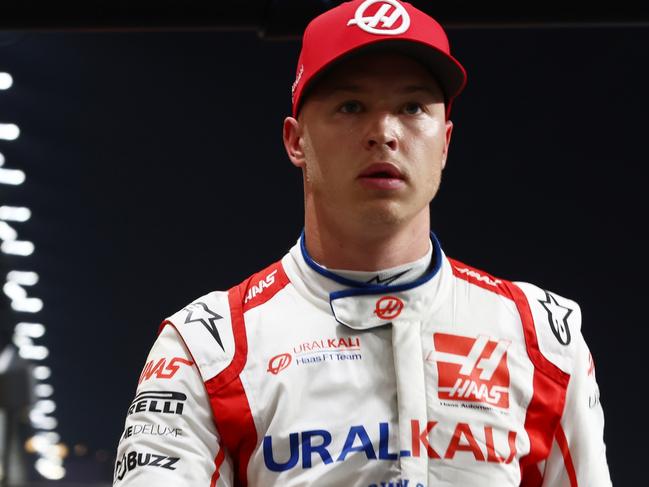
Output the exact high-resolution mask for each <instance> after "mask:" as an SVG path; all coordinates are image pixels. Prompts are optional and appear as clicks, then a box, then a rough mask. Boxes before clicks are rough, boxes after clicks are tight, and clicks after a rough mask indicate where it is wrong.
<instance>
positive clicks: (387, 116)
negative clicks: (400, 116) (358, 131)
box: [363, 113, 399, 151]
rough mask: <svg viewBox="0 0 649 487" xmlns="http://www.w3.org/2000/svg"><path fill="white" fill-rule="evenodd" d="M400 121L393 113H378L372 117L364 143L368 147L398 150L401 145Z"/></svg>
mask: <svg viewBox="0 0 649 487" xmlns="http://www.w3.org/2000/svg"><path fill="white" fill-rule="evenodd" d="M398 140H399V123H398V120H397V119H396V117H395V116H393V114H391V113H378V114H376V115H375V116H372V117H370V120H369V121H368V126H367V129H366V132H365V137H364V141H363V145H364V146H365V148H366V149H377V148H381V149H389V150H393V151H394V150H397V148H398V147H399V143H398Z"/></svg>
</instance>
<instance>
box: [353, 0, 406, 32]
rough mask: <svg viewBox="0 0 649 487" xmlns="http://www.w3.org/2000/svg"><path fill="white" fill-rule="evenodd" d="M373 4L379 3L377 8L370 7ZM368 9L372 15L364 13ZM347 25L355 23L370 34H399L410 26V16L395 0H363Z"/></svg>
mask: <svg viewBox="0 0 649 487" xmlns="http://www.w3.org/2000/svg"><path fill="white" fill-rule="evenodd" d="M375 4H379V6H378V8H373V9H370V7H372V6H374V5H375ZM368 10H370V11H373V15H366V14H367V13H368ZM347 25H348V26H350V25H357V26H358V27H359V28H361V29H363V30H364V31H365V32H369V33H370V34H381V35H399V34H403V33H404V32H405V31H407V30H408V27H410V16H409V15H408V12H407V11H406V9H405V7H404V6H403V5H401V3H399V2H398V1H397V0H365V1H364V2H363V3H361V4H360V5H359V6H358V8H357V9H356V12H355V13H354V18H353V19H351V20H350V21H349V22H347Z"/></svg>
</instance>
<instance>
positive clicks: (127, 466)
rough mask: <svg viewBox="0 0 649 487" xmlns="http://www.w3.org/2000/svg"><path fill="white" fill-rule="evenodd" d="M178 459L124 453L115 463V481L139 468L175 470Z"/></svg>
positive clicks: (151, 454)
mask: <svg viewBox="0 0 649 487" xmlns="http://www.w3.org/2000/svg"><path fill="white" fill-rule="evenodd" d="M179 460H180V458H178V457H168V456H166V455H157V454H155V453H139V452H137V451H129V452H125V453H124V455H122V458H121V459H120V460H118V461H117V462H115V475H114V479H115V481H116V482H117V481H120V480H122V479H123V478H124V476H125V475H126V474H127V473H129V472H132V471H133V470H135V469H136V468H140V467H159V468H165V469H167V470H176V467H175V464H176V463H178V461H179Z"/></svg>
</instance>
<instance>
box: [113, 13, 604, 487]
mask: <svg viewBox="0 0 649 487" xmlns="http://www.w3.org/2000/svg"><path fill="white" fill-rule="evenodd" d="M465 79H466V75H465V71H464V69H463V68H462V66H461V65H460V64H459V63H458V62H457V61H456V60H455V59H454V58H453V57H451V55H450V52H449V47H448V41H447V38H446V35H445V33H444V31H443V30H442V28H441V27H440V26H439V24H437V23H436V22H435V21H434V20H433V19H431V18H430V17H428V16H427V15H425V14H423V13H422V12H420V11H418V10H417V9H415V8H413V7H412V6H411V5H409V4H407V3H405V2H403V3H402V2H399V1H397V0H365V1H360V0H357V1H353V2H348V3H345V4H342V5H340V6H339V7H336V8H334V9H331V10H330V11H328V12H326V13H325V14H323V15H321V16H320V17H318V18H316V19H315V20H313V21H312V22H311V23H310V24H309V26H308V27H307V29H306V31H305V34H304V38H303V45H302V52H301V54H300V59H299V61H298V67H297V76H296V80H295V83H294V85H293V116H292V117H287V118H286V120H285V122H284V132H283V135H284V144H285V147H286V151H287V154H288V157H289V159H290V160H291V162H292V163H293V164H294V165H295V166H297V167H299V168H301V169H302V172H303V176H304V196H305V227H304V232H303V233H302V236H301V237H300V239H299V241H298V243H297V244H296V245H295V247H293V248H292V249H291V250H290V251H289V253H288V254H287V255H285V256H284V257H283V258H282V259H281V260H280V261H278V262H276V263H274V264H272V265H271V266H269V267H268V268H267V269H264V270H262V271H261V272H259V273H257V274H254V275H253V276H251V277H250V278H249V279H247V280H246V281H244V282H243V283H241V284H240V285H238V286H235V287H233V288H232V289H230V290H229V291H227V292H221V291H215V292H212V293H209V294H207V295H205V296H203V297H201V298H199V299H197V300H196V301H194V302H192V303H191V304H189V305H188V306H186V307H185V308H183V309H182V310H180V311H178V312H177V313H175V314H174V315H172V316H171V317H170V318H168V319H167V320H165V321H164V322H163V324H162V325H161V328H160V334H159V337H158V339H157V341H156V343H155V344H154V346H153V348H152V350H151V352H150V355H149V358H148V359H147V363H146V365H145V367H144V370H143V372H142V374H141V376H140V381H139V386H138V389H137V393H136V397H135V399H134V401H133V403H132V404H131V406H130V408H129V410H128V415H127V419H126V427H125V430H124V432H123V435H122V438H121V441H120V445H119V449H118V455H117V462H116V466H115V485H126V486H130V487H134V486H151V485H165V486H180V485H192V486H198V485H212V486H230V485H237V486H243V485H250V486H270V485H281V486H283V487H289V486H297V485H301V486H302V485H317V486H363V487H368V486H387V485H390V486H397V485H398V486H402V487H405V486H410V487H415V486H421V487H423V486H431V487H432V486H433V485H445V486H473V485H476V486H477V485H479V486H499V487H503V486H517V485H524V486H541V485H543V486H566V487H568V486H570V487H575V486H578V485H581V486H589V487H592V486H605V485H610V479H609V474H608V467H607V463H606V457H605V447H604V443H603V439H602V436H603V415H602V409H601V406H600V405H599V400H598V397H599V396H598V389H597V383H596V381H595V377H594V367H593V363H592V359H591V357H590V354H589V352H588V348H587V346H586V344H585V342H584V340H583V337H582V335H581V333H580V311H579V307H578V305H577V304H576V303H574V302H573V301H571V300H569V299H566V298H563V297H560V296H557V295H555V294H553V293H550V292H548V291H545V290H542V289H539V288H538V287H535V286H533V285H531V284H526V283H512V282H508V281H506V280H504V279H498V278H496V277H493V276H491V275H490V274H487V273H486V272H483V271H479V270H477V269H474V268H472V267H469V266H467V265H465V264H462V263H460V262H457V261H455V260H452V259H449V258H447V257H446V256H445V255H444V253H443V251H442V249H441V247H440V245H439V242H438V240H437V238H436V237H435V235H433V234H432V233H430V223H429V222H430V215H429V203H430V201H431V200H432V199H433V197H434V196H435V194H436V192H437V189H438V187H439V184H440V179H441V173H442V170H443V168H444V166H445V164H446V160H447V156H448V149H449V144H450V140H451V133H452V128H453V124H452V123H451V121H450V119H449V114H450V108H451V104H452V102H453V99H454V98H455V96H457V95H458V94H459V93H460V91H461V90H462V88H463V87H464V84H465Z"/></svg>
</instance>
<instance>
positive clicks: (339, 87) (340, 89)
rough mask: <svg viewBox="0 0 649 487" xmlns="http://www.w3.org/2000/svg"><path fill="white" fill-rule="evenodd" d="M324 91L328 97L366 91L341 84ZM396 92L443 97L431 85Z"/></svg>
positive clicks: (410, 86)
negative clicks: (341, 93) (342, 93)
mask: <svg viewBox="0 0 649 487" xmlns="http://www.w3.org/2000/svg"><path fill="white" fill-rule="evenodd" d="M324 91H325V93H326V94H327V95H333V94H335V93H339V92H349V93H362V92H363V91H365V89H364V88H363V87H361V86H360V85H347V84H345V85H342V84H341V85H331V86H327V87H326V89H325V90H324ZM396 92H397V93H399V94H406V95H408V94H411V93H417V92H424V93H427V94H429V95H432V96H435V97H438V96H440V95H441V93H440V91H439V89H437V88H435V87H433V86H429V85H407V86H404V87H402V88H399V89H398V90H397V91H396Z"/></svg>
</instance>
